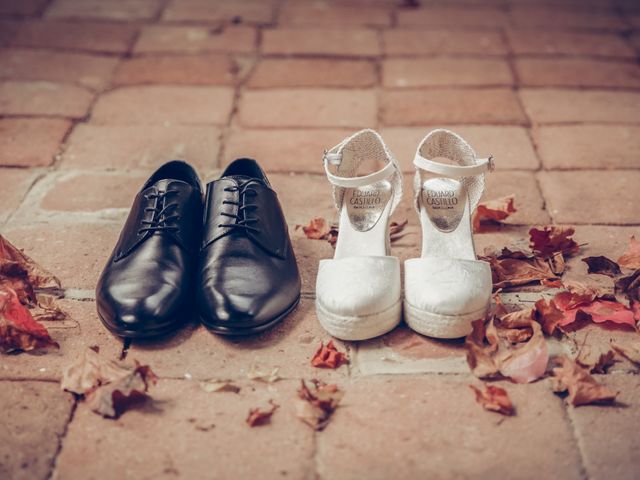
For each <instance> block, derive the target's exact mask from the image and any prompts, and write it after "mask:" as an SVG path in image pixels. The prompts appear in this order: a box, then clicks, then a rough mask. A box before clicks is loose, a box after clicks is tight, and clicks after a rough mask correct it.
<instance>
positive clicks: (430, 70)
mask: <svg viewBox="0 0 640 480" xmlns="http://www.w3.org/2000/svg"><path fill="white" fill-rule="evenodd" d="M512 83H513V76H512V75H511V69H510V67H509V64H508V63H507V62H506V61H504V60H478V59H453V58H434V59H422V60H415V59H411V60H409V59H393V60H385V61H384V62H383V64H382V85H383V86H384V87H388V88H402V87H409V88H411V87H448V86H452V87H453V86H482V85H486V86H504V85H511V84H512Z"/></svg>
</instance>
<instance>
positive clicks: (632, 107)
mask: <svg viewBox="0 0 640 480" xmlns="http://www.w3.org/2000/svg"><path fill="white" fill-rule="evenodd" d="M520 98H522V103H523V104H524V108H525V110H526V111H527V114H528V115H529V118H531V120H532V121H533V123H563V122H564V123H571V122H601V123H617V122H628V123H638V122H639V121H640V116H639V115H638V109H639V108H640V94H638V93H633V92H613V91H606V90H590V91H585V90H556V89H536V90H534V89H522V90H520Z"/></svg>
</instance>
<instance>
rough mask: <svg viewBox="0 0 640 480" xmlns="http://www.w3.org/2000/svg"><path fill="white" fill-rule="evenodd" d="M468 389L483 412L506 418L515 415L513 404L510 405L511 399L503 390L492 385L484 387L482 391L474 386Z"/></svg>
mask: <svg viewBox="0 0 640 480" xmlns="http://www.w3.org/2000/svg"><path fill="white" fill-rule="evenodd" d="M469 387H470V388H471V390H473V391H474V392H475V394H476V402H478V403H479V404H480V405H482V406H483V407H484V409H485V410H489V411H492V412H498V413H500V414H502V415H507V416H510V415H513V414H514V413H515V409H514V408H513V403H511V399H510V398H509V395H508V394H507V391H506V390H505V389H504V388H500V387H496V386H493V385H485V386H484V390H480V389H479V388H478V387H476V386H475V385H469Z"/></svg>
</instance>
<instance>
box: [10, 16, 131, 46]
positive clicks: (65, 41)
mask: <svg viewBox="0 0 640 480" xmlns="http://www.w3.org/2000/svg"><path fill="white" fill-rule="evenodd" d="M135 33H136V27H134V26H131V25H126V24H117V23H116V24H110V23H98V22H82V23H76V22H51V21H48V22H47V21H32V22H26V23H24V24H22V26H21V27H20V30H19V31H18V33H17V35H16V36H15V38H14V39H13V42H12V45H16V46H19V47H37V48H54V49H60V50H80V51H90V52H107V53H125V52H126V51H128V49H129V45H130V44H131V43H132V41H133V37H134V35H135Z"/></svg>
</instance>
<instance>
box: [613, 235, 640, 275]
mask: <svg viewBox="0 0 640 480" xmlns="http://www.w3.org/2000/svg"><path fill="white" fill-rule="evenodd" d="M618 265H620V266H621V267H623V268H633V269H636V268H640V241H638V240H636V237H635V236H634V235H632V236H631V238H630V239H629V248H627V251H626V252H624V253H623V254H622V256H621V257H620V258H618Z"/></svg>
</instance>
